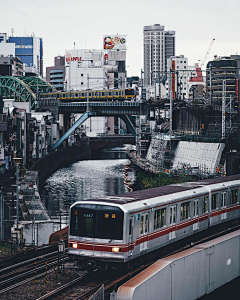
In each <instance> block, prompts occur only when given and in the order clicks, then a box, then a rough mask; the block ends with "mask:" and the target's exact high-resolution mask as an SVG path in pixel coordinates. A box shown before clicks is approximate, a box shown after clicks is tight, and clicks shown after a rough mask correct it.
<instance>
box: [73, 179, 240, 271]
mask: <svg viewBox="0 0 240 300" xmlns="http://www.w3.org/2000/svg"><path fill="white" fill-rule="evenodd" d="M239 198H240V175H234V176H229V177H220V178H212V179H206V180H201V181H198V182H187V183H180V184H173V185H169V186H163V187H158V188H153V189H147V190H142V191H135V192H132V193H131V194H129V193H127V194H122V195H116V196H108V197H104V198H100V199H92V200H85V201H78V202H76V203H75V204H73V205H72V206H71V208H70V218H69V219H70V223H69V238H68V253H69V255H70V256H71V257H73V258H74V259H75V260H77V261H78V262H79V264H80V265H81V267H82V268H83V269H96V268H103V269H108V268H110V267H114V268H121V267H129V266H131V264H133V263H134V262H136V261H139V258H143V257H145V258H146V255H147V256H148V257H149V256H151V255H153V253H154V252H155V253H156V251H158V252H159V253H161V251H163V249H164V248H166V247H172V248H173V247H176V245H177V246H178V247H179V245H182V244H181V242H182V241H185V242H186V240H187V243H189V242H190V243H191V242H192V241H195V240H199V239H200V238H202V237H203V236H205V237H206V236H208V235H209V234H210V233H211V234H212V233H215V232H216V231H220V230H223V229H225V228H229V226H232V225H233V226H235V224H239V221H240V204H239ZM174 245H175V246H174ZM163 247H164V248H163Z"/></svg>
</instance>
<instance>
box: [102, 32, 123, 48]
mask: <svg viewBox="0 0 240 300" xmlns="http://www.w3.org/2000/svg"><path fill="white" fill-rule="evenodd" d="M126 37H127V36H126V35H104V36H103V49H105V50H109V49H110V50H126V49H127V48H126Z"/></svg>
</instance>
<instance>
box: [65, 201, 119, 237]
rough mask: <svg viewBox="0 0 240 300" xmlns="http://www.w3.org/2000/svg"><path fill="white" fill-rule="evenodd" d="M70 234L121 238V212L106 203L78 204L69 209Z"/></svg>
mask: <svg viewBox="0 0 240 300" xmlns="http://www.w3.org/2000/svg"><path fill="white" fill-rule="evenodd" d="M70 234H71V235H74V236H81V237H89V238H100V239H110V240H112V239H115V240H122V238H123V212H122V210H121V209H120V208H118V207H111V206H108V205H89V204H87V205H84V204H82V205H79V206H75V207H73V208H72V210H71V222H70Z"/></svg>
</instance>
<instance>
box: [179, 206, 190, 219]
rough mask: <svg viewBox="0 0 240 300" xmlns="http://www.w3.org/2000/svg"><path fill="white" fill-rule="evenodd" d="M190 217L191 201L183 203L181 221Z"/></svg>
mask: <svg viewBox="0 0 240 300" xmlns="http://www.w3.org/2000/svg"><path fill="white" fill-rule="evenodd" d="M188 218H190V202H185V203H182V204H181V221H183V220H186V219H188Z"/></svg>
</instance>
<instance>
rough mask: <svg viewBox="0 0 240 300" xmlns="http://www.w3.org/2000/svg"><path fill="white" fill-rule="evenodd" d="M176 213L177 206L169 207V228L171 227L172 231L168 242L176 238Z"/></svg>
mask: <svg viewBox="0 0 240 300" xmlns="http://www.w3.org/2000/svg"><path fill="white" fill-rule="evenodd" d="M176 212H177V206H176V205H173V206H170V224H169V226H170V227H172V231H171V232H170V233H169V240H171V239H174V238H176Z"/></svg>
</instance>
